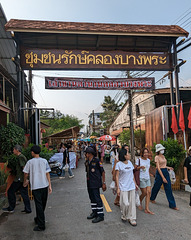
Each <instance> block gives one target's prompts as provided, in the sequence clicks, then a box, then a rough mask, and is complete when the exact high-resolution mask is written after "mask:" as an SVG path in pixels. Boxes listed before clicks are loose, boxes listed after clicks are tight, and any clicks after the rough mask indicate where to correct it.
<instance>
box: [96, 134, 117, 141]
mask: <svg viewBox="0 0 191 240" xmlns="http://www.w3.org/2000/svg"><path fill="white" fill-rule="evenodd" d="M99 140H100V141H103V140H105V141H115V140H116V139H115V138H114V137H112V136H110V135H103V136H101V137H100V138H99Z"/></svg>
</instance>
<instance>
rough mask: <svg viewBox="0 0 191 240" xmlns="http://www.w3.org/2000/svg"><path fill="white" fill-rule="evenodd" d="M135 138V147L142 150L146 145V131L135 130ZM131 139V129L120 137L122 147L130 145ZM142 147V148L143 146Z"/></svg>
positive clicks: (124, 131)
mask: <svg viewBox="0 0 191 240" xmlns="http://www.w3.org/2000/svg"><path fill="white" fill-rule="evenodd" d="M134 137H135V146H136V147H139V148H142V146H144V145H145V144H144V143H145V131H141V136H140V130H134ZM130 139H131V134H130V129H127V130H123V132H122V133H121V134H120V136H119V142H120V143H121V145H124V144H127V145H129V143H130ZM141 145H142V146H141Z"/></svg>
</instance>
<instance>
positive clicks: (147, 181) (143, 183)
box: [139, 178, 151, 188]
mask: <svg viewBox="0 0 191 240" xmlns="http://www.w3.org/2000/svg"><path fill="white" fill-rule="evenodd" d="M150 186H151V180H150V178H149V179H145V178H140V186H139V187H140V188H146V187H150Z"/></svg>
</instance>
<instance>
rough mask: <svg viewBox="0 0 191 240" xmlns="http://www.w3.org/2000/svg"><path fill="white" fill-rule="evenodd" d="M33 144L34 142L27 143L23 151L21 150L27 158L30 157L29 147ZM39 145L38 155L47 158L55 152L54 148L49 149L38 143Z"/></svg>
mask: <svg viewBox="0 0 191 240" xmlns="http://www.w3.org/2000/svg"><path fill="white" fill-rule="evenodd" d="M33 145H34V144H29V146H28V147H27V148H25V149H23V151H22V153H23V155H24V156H25V157H26V158H27V160H29V159H31V158H32V155H31V147H32V146H33ZM40 147H41V152H40V154H39V156H40V157H42V158H45V159H46V160H49V159H50V158H51V157H52V156H53V155H54V153H55V152H56V150H51V151H50V150H48V149H47V148H46V147H44V146H42V145H40Z"/></svg>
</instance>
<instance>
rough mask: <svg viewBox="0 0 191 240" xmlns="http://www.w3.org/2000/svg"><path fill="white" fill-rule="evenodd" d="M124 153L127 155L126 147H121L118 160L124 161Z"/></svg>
mask: <svg viewBox="0 0 191 240" xmlns="http://www.w3.org/2000/svg"><path fill="white" fill-rule="evenodd" d="M125 155H127V149H125V148H123V149H121V151H120V152H119V161H121V162H124V161H126V160H127V159H126V158H125Z"/></svg>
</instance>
